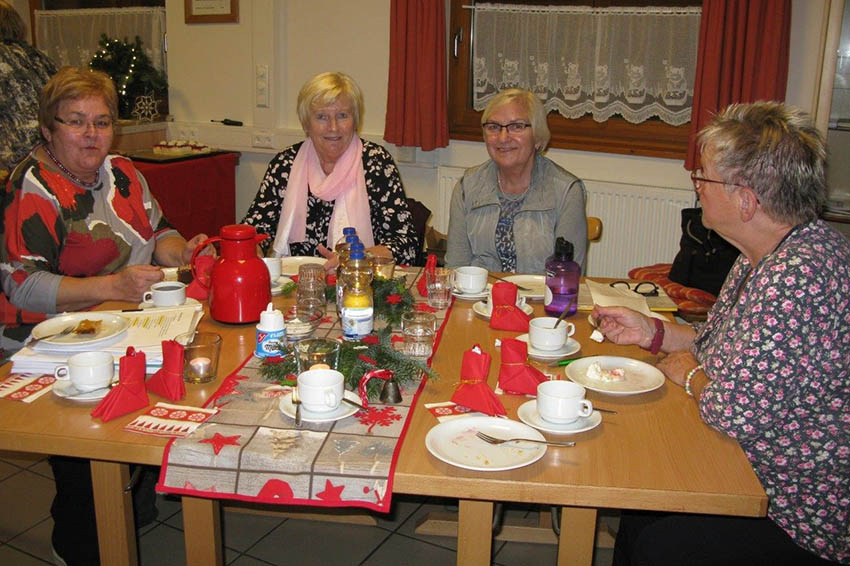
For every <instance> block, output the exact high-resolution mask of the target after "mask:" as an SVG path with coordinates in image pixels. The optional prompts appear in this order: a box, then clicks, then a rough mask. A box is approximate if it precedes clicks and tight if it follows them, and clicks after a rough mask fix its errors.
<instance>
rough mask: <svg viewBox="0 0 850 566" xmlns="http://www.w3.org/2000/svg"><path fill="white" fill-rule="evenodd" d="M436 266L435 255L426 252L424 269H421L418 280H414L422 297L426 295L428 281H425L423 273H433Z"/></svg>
mask: <svg viewBox="0 0 850 566" xmlns="http://www.w3.org/2000/svg"><path fill="white" fill-rule="evenodd" d="M436 268H437V256H435V255H434V254H428V259H427V260H425V269H423V270H422V276H421V277H419V281H417V282H416V289H417V290H418V291H419V294H420V295H422V296H423V297H428V282H427V281H426V277H425V274H426V273H434V270H435V269H436Z"/></svg>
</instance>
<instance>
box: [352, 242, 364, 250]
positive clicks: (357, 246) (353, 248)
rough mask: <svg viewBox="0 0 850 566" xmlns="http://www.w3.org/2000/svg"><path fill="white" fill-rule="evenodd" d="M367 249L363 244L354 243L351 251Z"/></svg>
mask: <svg viewBox="0 0 850 566" xmlns="http://www.w3.org/2000/svg"><path fill="white" fill-rule="evenodd" d="M365 249H366V246H364V245H363V242H354V243H352V244H351V251H353V252H356V251H361V252H362V251H363V250H365Z"/></svg>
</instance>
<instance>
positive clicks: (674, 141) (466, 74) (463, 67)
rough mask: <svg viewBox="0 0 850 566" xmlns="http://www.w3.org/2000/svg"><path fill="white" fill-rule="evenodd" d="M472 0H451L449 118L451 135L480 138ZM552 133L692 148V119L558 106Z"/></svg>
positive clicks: (610, 0)
mask: <svg viewBox="0 0 850 566" xmlns="http://www.w3.org/2000/svg"><path fill="white" fill-rule="evenodd" d="M511 3H514V4H540V2H539V0H538V1H534V0H530V1H529V0H511ZM469 4H474V1H473V0H451V3H450V6H451V10H450V28H449V29H450V36H449V54H448V57H449V68H448V71H449V72H448V75H449V76H448V82H449V93H448V105H449V108H448V118H449V138H450V139H455V140H467V141H482V139H483V136H482V132H481V115H482V112H478V111H476V110H474V109H473V108H472V66H471V65H470V59H471V52H472V38H473V34H474V31H475V30H473V29H472V10H471V9H469V8H464V6H468V5H469ZM549 4H562V5H563V4H567V5H578V4H581V5H592V6H593V7H597V8H601V7H610V6H649V5H653V6H661V5H663V6H701V5H702V2H701V1H700V0H667V1H660V0H654V1H646V0H630V1H629V0H626V1H623V0H619V1H618V0H596V1H591V0H584V1H578V0H561V1H557V2H549ZM548 124H549V130H550V131H551V133H552V138H551V140H550V142H549V147H554V148H560V149H576V150H581V151H593V152H602V153H615V154H623V155H639V156H646V157H663V158H669V159H685V157H686V156H687V152H688V141H689V138H690V129H691V123H690V121H688V122H687V123H685V124H682V125H680V126H672V125H670V124H665V123H664V122H662V121H661V120H659V119H658V118H651V119H649V120H646V121H645V122H642V123H640V124H632V123H631V122H628V121H626V120H625V119H624V118H622V117H620V116H614V117H612V118H609V119H608V120H606V121H605V122H596V121H595V120H594V119H593V117H592V116H591V115H589V114H588V115H585V116H582V117H581V118H578V119H575V120H571V119H569V118H565V117H564V116H561V115H560V114H558V113H556V112H550V113H549V119H548Z"/></svg>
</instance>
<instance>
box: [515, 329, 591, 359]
mask: <svg viewBox="0 0 850 566" xmlns="http://www.w3.org/2000/svg"><path fill="white" fill-rule="evenodd" d="M516 339H517V340H521V341H523V342H525V343H527V344H528V356H529V357H530V358H534V359H537V360H560V359H561V358H565V357H567V356H570V355H572V354H575V353H576V352H578V351H579V350H581V344H579V341H578V340H575V339H573V338H567V343H566V344H564V345H563V346H561V347H560V348H558V349H557V350H538V349H537V348H535V347H533V346H532V345H531V343H529V342H528V334H520V335H519V336H517V337H516Z"/></svg>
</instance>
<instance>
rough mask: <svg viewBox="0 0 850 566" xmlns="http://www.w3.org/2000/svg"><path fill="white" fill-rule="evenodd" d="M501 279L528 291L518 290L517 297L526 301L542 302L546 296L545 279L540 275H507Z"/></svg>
mask: <svg viewBox="0 0 850 566" xmlns="http://www.w3.org/2000/svg"><path fill="white" fill-rule="evenodd" d="M503 279H504V280H505V281H510V282H511V283H513V284H514V285H521V286H523V287H525V288H527V289H529V290H528V291H523V290H522V289H520V290H519V296H520V297H525V300H526V301H542V300H543V297H544V295H546V278H545V277H543V276H542V275H508V276H507V277H503Z"/></svg>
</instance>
